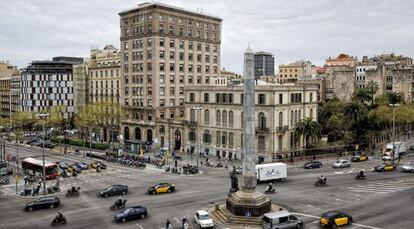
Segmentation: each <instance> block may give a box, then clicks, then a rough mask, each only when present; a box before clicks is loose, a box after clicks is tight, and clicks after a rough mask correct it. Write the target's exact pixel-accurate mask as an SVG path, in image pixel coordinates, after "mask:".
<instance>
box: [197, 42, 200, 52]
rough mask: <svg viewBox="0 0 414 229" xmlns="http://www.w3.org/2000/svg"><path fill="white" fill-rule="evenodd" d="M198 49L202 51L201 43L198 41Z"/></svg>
mask: <svg viewBox="0 0 414 229" xmlns="http://www.w3.org/2000/svg"><path fill="white" fill-rule="evenodd" d="M197 51H201V43H197Z"/></svg>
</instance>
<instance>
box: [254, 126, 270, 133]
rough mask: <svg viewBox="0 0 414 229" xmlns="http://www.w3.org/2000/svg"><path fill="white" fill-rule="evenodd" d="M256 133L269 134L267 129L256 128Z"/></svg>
mask: <svg viewBox="0 0 414 229" xmlns="http://www.w3.org/2000/svg"><path fill="white" fill-rule="evenodd" d="M256 133H269V128H268V127H256Z"/></svg>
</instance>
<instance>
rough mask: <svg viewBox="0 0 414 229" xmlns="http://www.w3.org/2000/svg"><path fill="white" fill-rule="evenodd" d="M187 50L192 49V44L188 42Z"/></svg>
mask: <svg viewBox="0 0 414 229" xmlns="http://www.w3.org/2000/svg"><path fill="white" fill-rule="evenodd" d="M188 49H193V42H191V41H190V42H188Z"/></svg>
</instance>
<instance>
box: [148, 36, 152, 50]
mask: <svg viewBox="0 0 414 229" xmlns="http://www.w3.org/2000/svg"><path fill="white" fill-rule="evenodd" d="M151 46H152V38H148V39H147V48H150V47H151Z"/></svg>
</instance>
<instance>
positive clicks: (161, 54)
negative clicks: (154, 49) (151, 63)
mask: <svg viewBox="0 0 414 229" xmlns="http://www.w3.org/2000/svg"><path fill="white" fill-rule="evenodd" d="M160 59H164V51H163V50H160Z"/></svg>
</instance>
